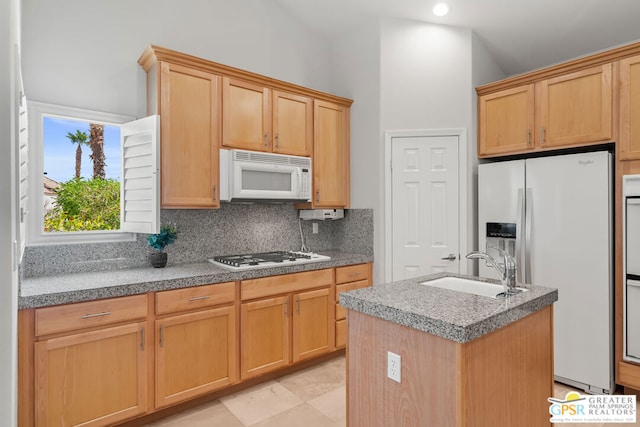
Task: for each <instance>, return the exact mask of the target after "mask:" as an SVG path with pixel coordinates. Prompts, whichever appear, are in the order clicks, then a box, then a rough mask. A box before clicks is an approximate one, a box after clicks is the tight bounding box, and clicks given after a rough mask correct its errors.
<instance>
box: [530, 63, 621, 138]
mask: <svg viewBox="0 0 640 427" xmlns="http://www.w3.org/2000/svg"><path fill="white" fill-rule="evenodd" d="M538 92H539V96H537V98H536V104H537V106H538V112H537V116H538V120H539V125H538V126H536V140H537V141H539V143H540V147H542V148H559V147H563V146H572V145H584V144H586V143H594V142H605V141H610V140H611V137H612V134H611V127H612V126H611V122H612V112H611V104H612V96H613V95H612V90H611V64H605V65H601V66H598V67H593V68H589V69H586V70H582V71H578V72H575V73H571V74H567V75H565V76H560V77H556V78H553V79H548V80H543V81H542V82H540V83H539V84H538ZM536 95H538V94H536Z"/></svg>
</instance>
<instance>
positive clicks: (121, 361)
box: [34, 322, 147, 427]
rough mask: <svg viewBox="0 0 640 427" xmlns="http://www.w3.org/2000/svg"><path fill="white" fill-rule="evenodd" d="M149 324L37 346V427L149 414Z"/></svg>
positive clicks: (94, 423) (86, 426)
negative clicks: (147, 334)
mask: <svg viewBox="0 0 640 427" xmlns="http://www.w3.org/2000/svg"><path fill="white" fill-rule="evenodd" d="M146 351H147V342H146V338H145V323H144V322H137V323H131V324H126V325H121V326H115V327H109V328H105V329H100V330H96V331H91V332H79V333H76V334H72V335H68V336H63V337H59V338H51V339H46V340H44V341H40V342H37V343H35V356H34V358H35V425H36V426H38V427H44V426H48V427H62V426H83V427H89V426H91V427H95V426H105V425H108V424H112V423H114V422H117V421H120V420H124V419H127V418H130V417H134V416H136V415H139V414H142V413H144V412H146V410H147V356H146Z"/></svg>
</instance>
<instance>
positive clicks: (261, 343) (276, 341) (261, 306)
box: [240, 295, 291, 380]
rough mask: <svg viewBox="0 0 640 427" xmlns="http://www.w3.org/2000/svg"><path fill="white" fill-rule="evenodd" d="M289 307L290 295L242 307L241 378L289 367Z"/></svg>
mask: <svg viewBox="0 0 640 427" xmlns="http://www.w3.org/2000/svg"><path fill="white" fill-rule="evenodd" d="M290 305H291V304H290V298H289V296H288V295H286V296H279V297H275V298H266V299H262V300H259V301H252V302H245V303H243V304H242V308H241V314H240V324H241V327H240V336H241V337H242V338H241V344H240V346H241V348H242V352H241V360H240V378H241V379H243V380H245V379H247V378H252V377H255V376H258V375H260V374H263V373H266V372H269V371H273V370H275V369H278V368H282V367H285V366H287V365H289V362H290V360H291V359H290V355H289V352H290V344H289V343H290V335H289V331H290V328H291V327H290V322H291V320H290V311H291V310H290V309H291V307H290Z"/></svg>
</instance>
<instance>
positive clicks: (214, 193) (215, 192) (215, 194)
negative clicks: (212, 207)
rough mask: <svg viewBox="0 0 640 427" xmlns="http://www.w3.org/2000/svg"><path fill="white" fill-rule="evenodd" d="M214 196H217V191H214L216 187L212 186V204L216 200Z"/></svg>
mask: <svg viewBox="0 0 640 427" xmlns="http://www.w3.org/2000/svg"><path fill="white" fill-rule="evenodd" d="M216 196H217V191H216V186H215V185H214V186H213V201H214V202H215V201H216V200H217V199H216Z"/></svg>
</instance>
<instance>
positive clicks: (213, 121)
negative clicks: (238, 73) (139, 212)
mask: <svg viewBox="0 0 640 427" xmlns="http://www.w3.org/2000/svg"><path fill="white" fill-rule="evenodd" d="M159 68H160V84H159V96H158V98H157V99H158V101H159V102H158V105H157V107H158V113H159V114H160V129H161V136H160V138H161V139H160V141H161V142H160V157H161V159H160V161H161V165H160V172H161V180H160V189H161V190H160V191H161V205H162V207H163V208H218V207H220V198H219V193H218V191H219V169H218V167H219V158H218V156H219V151H218V149H219V147H220V76H217V75H214V74H211V73H207V72H203V71H200V70H197V69H192V68H189V67H185V66H182V65H175V64H171V63H167V62H160V63H159Z"/></svg>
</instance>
